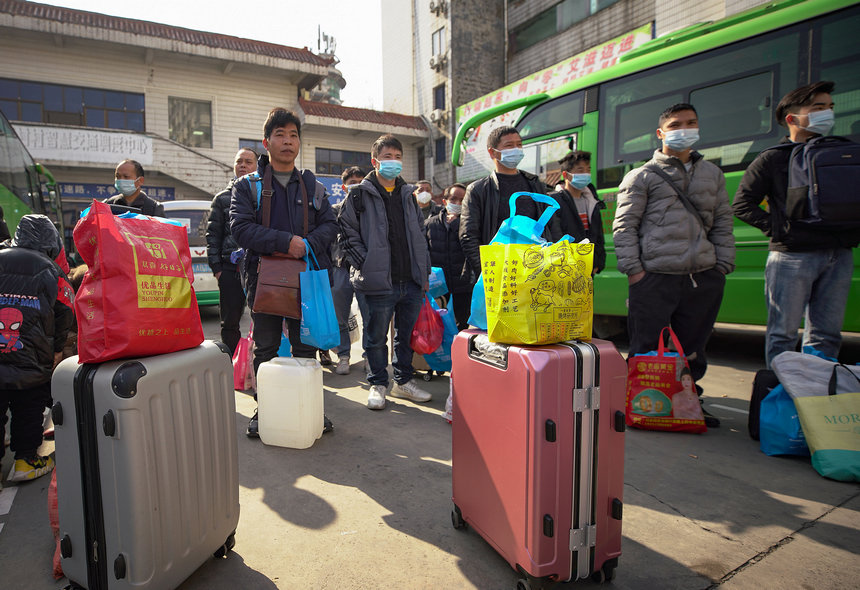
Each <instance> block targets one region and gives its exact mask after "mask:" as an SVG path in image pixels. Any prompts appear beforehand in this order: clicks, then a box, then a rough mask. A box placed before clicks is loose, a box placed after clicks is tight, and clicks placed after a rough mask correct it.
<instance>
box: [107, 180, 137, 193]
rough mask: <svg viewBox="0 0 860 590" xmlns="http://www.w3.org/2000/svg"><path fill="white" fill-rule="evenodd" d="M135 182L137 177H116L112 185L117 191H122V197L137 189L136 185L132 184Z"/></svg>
mask: <svg viewBox="0 0 860 590" xmlns="http://www.w3.org/2000/svg"><path fill="white" fill-rule="evenodd" d="M135 182H137V179H136V178H135V179H130V178H117V179H116V180H115V181H114V183H113V185H114V188H116V190H117V191H119V192H120V193H122V195H123V196H124V197H130V196H131V195H133V194H134V193H135V192H136V191H137V187H136V186H134V183H135Z"/></svg>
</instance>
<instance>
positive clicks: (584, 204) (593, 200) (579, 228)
mask: <svg viewBox="0 0 860 590" xmlns="http://www.w3.org/2000/svg"><path fill="white" fill-rule="evenodd" d="M558 163H559V164H561V176H562V180H563V182H564V188H562V189H561V190H558V191H556V192H554V193H550V195H549V196H551V197H552V198H554V199H555V200H556V201H558V204H559V211H558V213H556V216H558V217H559V226H560V230H561V235H565V234H570V235H571V237H573V238H574V239H575V240H576V241H577V242H581V241H582V240H584V239H585V238H588V241H589V242H591V243H592V244H594V273H595V274H597V273H599V272H600V271H601V270H603V268H604V267H605V266H606V247H605V246H604V238H603V219H602V218H601V216H600V211H601V210H602V209H606V203H604V202H603V201H601V200H600V198H599V197H598V196H597V189H595V188H594V185H593V184H592V183H591V153H590V152H583V151H576V152H570V153H569V154H567V155H566V156H565V157H563V158H562V159H561V160H559V161H558ZM555 237H556V238H560V237H561V236H555Z"/></svg>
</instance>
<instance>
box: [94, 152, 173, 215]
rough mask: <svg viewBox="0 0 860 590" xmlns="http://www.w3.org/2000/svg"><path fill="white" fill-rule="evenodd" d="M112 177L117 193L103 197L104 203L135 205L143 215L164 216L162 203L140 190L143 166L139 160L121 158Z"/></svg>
mask: <svg viewBox="0 0 860 590" xmlns="http://www.w3.org/2000/svg"><path fill="white" fill-rule="evenodd" d="M114 178H116V180H115V181H114V187H115V188H116V190H117V194H116V195H114V196H112V197H109V198H107V199H105V201H104V202H105V203H107V204H108V205H125V206H126V207H135V208H137V209H140V212H141V213H143V214H144V215H151V216H154V217H164V205H162V204H161V203H159V202H158V201H156V200H155V199H153V198H151V197H148V196H147V195H146V193H145V192H143V191H142V190H140V187H142V186H143V166H141V165H140V162H136V161H135V160H123V161H122V162H120V163H119V164H117V166H116V172H115V174H114Z"/></svg>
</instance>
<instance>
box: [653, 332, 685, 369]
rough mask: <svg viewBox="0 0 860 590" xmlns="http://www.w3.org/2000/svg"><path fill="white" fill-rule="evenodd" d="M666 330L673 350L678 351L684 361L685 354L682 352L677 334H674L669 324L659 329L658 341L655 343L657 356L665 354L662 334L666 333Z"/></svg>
mask: <svg viewBox="0 0 860 590" xmlns="http://www.w3.org/2000/svg"><path fill="white" fill-rule="evenodd" d="M666 330H669V338H671V339H672V344H674V345H675V350H677V351H678V354H679V355H680V356H681V357H683V358H684V362H686V358H687V355H685V354H684V349H683V347H682V346H681V342H680V341H679V340H678V336H676V335H675V331H674V330H673V329H672V328H671V326H666V327H665V328H663V329H662V330H660V341H659V342H658V343H657V356H659V357H663V356H666V345H665V344H663V342H664V338H663V334H665V333H666Z"/></svg>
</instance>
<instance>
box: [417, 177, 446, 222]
mask: <svg viewBox="0 0 860 590" xmlns="http://www.w3.org/2000/svg"><path fill="white" fill-rule="evenodd" d="M415 184H416V187H415V192H414V193H413V194H414V195H415V200H416V201H418V206H419V207H420V208H421V215H423V216H424V221H427V218H428V217H430V216H431V215H436V214H437V213H439V211H441V210H442V207H440V206H439V205H437V204H436V203H434V202H433V193H432V192H431V191H432V190H433V187H431V186H430V181H429V180H419V181H418V182H417V183H415Z"/></svg>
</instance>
